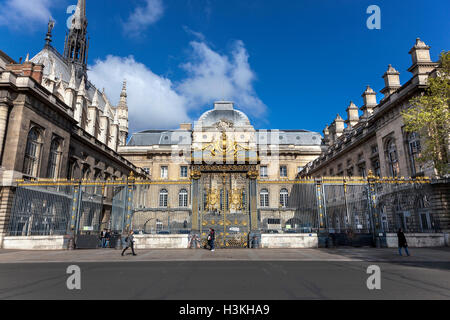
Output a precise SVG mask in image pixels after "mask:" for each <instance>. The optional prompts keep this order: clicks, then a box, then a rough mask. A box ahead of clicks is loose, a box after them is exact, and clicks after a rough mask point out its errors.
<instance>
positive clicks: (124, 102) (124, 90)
mask: <svg viewBox="0 0 450 320" xmlns="http://www.w3.org/2000/svg"><path fill="white" fill-rule="evenodd" d="M119 107H122V108H128V105H127V80H124V81H123V85H122V92H121V93H120V101H119Z"/></svg>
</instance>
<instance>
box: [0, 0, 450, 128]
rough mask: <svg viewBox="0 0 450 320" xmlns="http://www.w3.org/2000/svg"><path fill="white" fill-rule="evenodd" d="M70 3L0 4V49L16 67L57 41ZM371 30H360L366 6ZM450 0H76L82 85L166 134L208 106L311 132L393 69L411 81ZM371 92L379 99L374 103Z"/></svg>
mask: <svg viewBox="0 0 450 320" xmlns="http://www.w3.org/2000/svg"><path fill="white" fill-rule="evenodd" d="M75 3H76V0H0V8H7V9H8V10H2V11H0V40H1V41H0V50H3V51H5V52H6V53H7V54H8V55H10V56H11V57H12V58H14V59H16V60H18V59H19V57H25V56H26V54H27V52H29V53H30V55H31V56H33V55H34V54H36V53H37V52H38V51H39V50H40V49H41V48H42V46H43V44H44V38H45V33H46V28H47V27H46V25H47V21H48V17H49V16H50V15H51V16H52V17H53V18H54V19H55V20H56V22H57V23H56V27H55V29H54V35H53V40H54V41H53V45H54V46H55V47H56V48H57V49H59V50H60V51H61V52H62V50H63V45H64V35H65V32H66V20H67V19H68V18H69V16H70V15H69V14H67V13H66V9H67V7H68V6H69V5H71V4H75ZM372 4H375V5H378V6H379V7H380V9H381V30H369V29H368V28H367V27H366V20H367V18H368V17H369V14H367V13H366V9H367V7H368V6H369V5H372ZM449 12H450V1H444V0H442V1H438V0H428V1H416V0H408V1H403V0H402V1H400V0H389V1H381V0H371V1H365V0H341V1H337V0H336V1H332V0H323V1H317V0H276V1H272V0H129V1H119V0H87V15H88V21H89V26H88V30H89V35H90V38H91V46H90V50H89V66H90V69H91V71H90V74H89V76H90V78H91V80H92V81H93V82H94V83H95V84H96V85H97V86H98V87H99V88H102V87H105V88H106V91H107V93H108V95H109V96H110V98H111V100H112V101H113V102H117V100H118V97H119V93H120V88H121V81H122V79H123V78H126V79H127V81H128V87H129V108H130V127H131V131H138V130H143V129H147V128H148V129H154V128H175V127H177V126H178V123H179V122H184V121H193V120H195V119H197V118H198V116H199V115H200V114H201V113H202V112H204V111H205V110H207V109H209V108H210V107H211V105H212V102H213V101H214V100H221V99H225V100H234V101H235V102H236V103H237V107H238V108H239V109H241V110H243V111H244V112H246V113H247V114H248V115H249V117H250V120H251V122H252V123H253V124H254V126H255V127H256V128H272V129H275V128H276V129H307V130H312V131H319V132H321V131H322V130H323V128H324V126H325V124H329V123H330V122H332V121H333V119H334V118H335V117H336V114H337V113H339V114H341V115H342V117H344V118H345V109H346V107H347V106H348V104H349V102H350V101H351V100H353V101H354V102H355V104H357V105H358V106H361V105H362V98H361V94H362V92H363V91H364V89H365V86H366V85H370V86H371V87H372V88H373V89H374V90H375V91H377V92H379V91H380V90H381V89H382V88H383V86H384V83H383V79H382V78H381V76H382V75H383V73H384V72H385V70H386V69H387V65H388V64H392V65H393V66H394V67H395V68H396V69H397V70H398V71H399V72H400V73H401V74H400V79H401V82H402V83H404V82H406V81H407V80H408V79H409V78H410V73H409V72H407V68H408V67H409V66H410V65H411V58H410V56H409V54H408V51H409V49H410V48H411V47H412V46H413V45H414V42H415V39H416V38H417V37H420V38H421V39H422V40H423V41H425V43H427V44H428V45H430V46H431V56H432V59H433V60H437V58H438V55H439V53H440V52H441V51H442V50H449V48H450V36H449V34H450V33H449V30H450V19H449ZM380 98H381V95H380V96H379V99H380Z"/></svg>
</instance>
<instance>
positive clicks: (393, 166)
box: [386, 139, 399, 177]
mask: <svg viewBox="0 0 450 320" xmlns="http://www.w3.org/2000/svg"><path fill="white" fill-rule="evenodd" d="M386 146H387V148H386V156H387V162H388V166H389V174H390V175H391V176H392V177H396V176H398V174H399V167H398V156H397V147H396V146H395V141H394V140H393V139H391V140H389V141H388V142H387V144H386Z"/></svg>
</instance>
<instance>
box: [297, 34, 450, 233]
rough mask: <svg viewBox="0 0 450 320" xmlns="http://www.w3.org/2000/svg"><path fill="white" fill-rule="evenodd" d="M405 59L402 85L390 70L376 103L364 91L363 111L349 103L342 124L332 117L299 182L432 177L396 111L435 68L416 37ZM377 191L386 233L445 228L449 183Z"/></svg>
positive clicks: (417, 144)
mask: <svg viewBox="0 0 450 320" xmlns="http://www.w3.org/2000/svg"><path fill="white" fill-rule="evenodd" d="M409 54H410V55H411V58H412V65H411V67H410V68H409V69H408V71H409V72H411V74H412V77H411V78H410V79H409V80H408V81H407V82H405V83H404V84H401V83H400V77H399V75H400V73H399V72H398V71H397V70H396V69H395V68H394V67H393V66H391V65H389V66H388V69H387V70H386V72H385V73H384V75H383V79H384V82H385V87H384V88H383V89H381V90H380V92H381V93H382V94H383V95H384V97H383V98H382V99H381V101H379V102H378V101H377V98H376V93H375V91H374V90H373V89H372V88H370V87H369V86H367V88H366V90H365V91H364V92H363V94H362V98H363V105H362V107H360V108H358V107H357V106H356V105H355V104H354V103H353V102H350V104H349V106H348V107H347V109H346V112H347V119H346V120H344V119H342V117H340V116H339V115H337V117H336V118H335V119H334V121H333V122H332V123H331V125H329V126H328V125H327V126H326V127H325V129H324V131H323V133H324V139H323V145H324V146H325V148H324V152H323V153H322V154H321V155H320V156H319V157H318V158H317V159H315V160H314V161H312V162H310V163H309V164H308V165H307V166H305V168H304V169H303V170H302V171H301V172H300V174H299V177H302V178H305V177H327V176H328V177H329V176H332V177H333V176H334V177H343V178H345V177H367V176H368V173H369V171H371V172H373V174H374V175H375V176H376V177H378V178H388V179H389V178H392V177H394V178H399V179H401V178H402V177H413V178H420V177H423V176H425V177H431V178H434V177H436V173H435V170H434V168H433V165H432V163H425V164H420V163H419V162H418V161H417V158H418V156H419V155H420V152H421V138H420V136H419V135H418V134H416V133H408V132H406V131H405V128H404V122H403V118H402V115H401V112H402V110H405V109H407V108H409V107H410V102H409V101H410V100H411V98H413V97H415V96H418V95H421V94H423V93H424V92H425V90H426V88H427V79H428V77H430V76H434V73H435V71H436V67H437V65H438V63H437V62H433V61H431V58H430V47H429V46H427V45H426V44H425V43H424V42H423V41H422V40H420V39H419V38H418V39H417V40H416V43H415V44H414V46H413V47H412V48H411V50H410V51H409ZM359 110H361V111H362V114H361V115H360V114H359ZM380 186H381V187H380V191H379V199H380V206H379V209H380V210H381V211H380V215H381V216H382V217H383V218H384V221H385V223H386V225H390V228H391V229H395V228H396V227H397V228H398V227H403V228H404V229H406V230H408V229H411V230H416V231H426V230H428V229H436V228H438V229H441V230H447V231H448V230H449V229H450V208H449V204H450V197H449V194H450V187H449V184H448V181H445V180H440V181H434V182H433V183H431V184H429V185H427V186H423V188H422V189H420V192H419V191H418V189H417V188H416V189H414V190H412V189H408V188H403V187H402V188H403V191H402V192H398V193H397V191H395V190H393V189H392V188H391V187H384V188H383V187H382V185H381V184H380ZM400 189H401V188H399V189H398V190H400ZM387 190H390V191H389V192H388V191H387ZM396 190H397V189H396ZM408 190H409V191H408ZM394 196H395V199H394ZM432 225H433V226H432Z"/></svg>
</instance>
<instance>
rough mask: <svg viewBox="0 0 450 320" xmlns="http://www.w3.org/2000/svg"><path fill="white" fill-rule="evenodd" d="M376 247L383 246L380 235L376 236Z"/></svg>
mask: <svg viewBox="0 0 450 320" xmlns="http://www.w3.org/2000/svg"><path fill="white" fill-rule="evenodd" d="M375 247H377V248H381V240H380V237H376V238H375Z"/></svg>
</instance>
